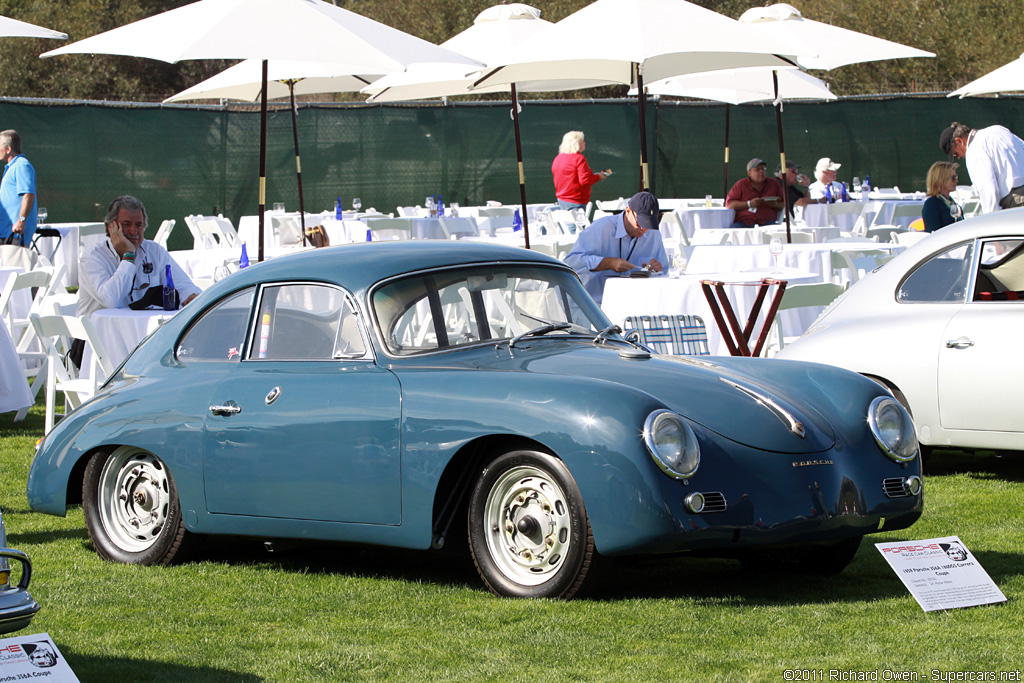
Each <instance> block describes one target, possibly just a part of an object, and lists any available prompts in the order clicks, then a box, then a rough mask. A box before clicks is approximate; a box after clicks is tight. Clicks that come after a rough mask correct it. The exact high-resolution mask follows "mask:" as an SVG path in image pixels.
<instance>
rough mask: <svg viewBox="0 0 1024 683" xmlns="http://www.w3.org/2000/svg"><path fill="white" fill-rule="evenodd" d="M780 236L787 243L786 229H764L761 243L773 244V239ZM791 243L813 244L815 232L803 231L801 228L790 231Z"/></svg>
mask: <svg viewBox="0 0 1024 683" xmlns="http://www.w3.org/2000/svg"><path fill="white" fill-rule="evenodd" d="M776 237H778V238H779V239H780V240H782V243H783V244H786V231H785V230H762V231H761V243H762V244H771V243H772V240H773V239H775V238H776ZM789 238H790V239H789V243H790V244H813V243H814V233H811V232H802V231H800V230H790V231H789Z"/></svg>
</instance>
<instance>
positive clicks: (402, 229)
mask: <svg viewBox="0 0 1024 683" xmlns="http://www.w3.org/2000/svg"><path fill="white" fill-rule="evenodd" d="M367 225H368V226H370V236H371V237H372V238H373V241H374V242H382V241H387V240H411V239H412V219H411V218H378V219H377V220H373V221H369V222H368V223H367Z"/></svg>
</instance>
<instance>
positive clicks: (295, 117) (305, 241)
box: [288, 80, 309, 247]
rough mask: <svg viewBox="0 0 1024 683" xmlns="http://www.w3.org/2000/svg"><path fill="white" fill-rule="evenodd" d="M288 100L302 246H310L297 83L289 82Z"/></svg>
mask: <svg viewBox="0 0 1024 683" xmlns="http://www.w3.org/2000/svg"><path fill="white" fill-rule="evenodd" d="M288 98H289V99H290V100H291V104H292V137H293V138H294V139H295V179H296V180H297V181H298V183H299V226H300V228H301V230H302V245H303V246H306V247H308V246H309V235H307V234H306V203H305V201H304V200H303V198H302V162H301V161H299V111H298V109H297V108H296V106H295V81H294V80H290V81H288Z"/></svg>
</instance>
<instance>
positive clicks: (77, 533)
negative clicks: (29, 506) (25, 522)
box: [7, 528, 92, 552]
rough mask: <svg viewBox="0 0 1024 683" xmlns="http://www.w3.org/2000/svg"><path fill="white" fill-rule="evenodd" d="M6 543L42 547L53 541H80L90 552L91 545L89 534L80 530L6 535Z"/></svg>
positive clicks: (15, 545) (14, 545)
mask: <svg viewBox="0 0 1024 683" xmlns="http://www.w3.org/2000/svg"><path fill="white" fill-rule="evenodd" d="M7 540H8V542H9V543H10V544H11V545H12V546H13V547H17V546H19V545H25V546H27V545H44V544H46V543H53V542H54V541H67V540H72V541H73V540H80V541H82V547H83V548H84V549H85V550H87V551H89V552H92V545H91V544H90V543H89V534H88V533H87V532H86V530H85V529H84V528H82V529H60V530H53V531H29V532H27V533H20V534H11V533H9V534H7Z"/></svg>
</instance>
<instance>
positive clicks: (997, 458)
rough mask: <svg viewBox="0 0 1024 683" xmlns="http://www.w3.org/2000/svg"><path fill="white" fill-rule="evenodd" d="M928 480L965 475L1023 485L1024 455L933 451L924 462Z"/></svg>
mask: <svg viewBox="0 0 1024 683" xmlns="http://www.w3.org/2000/svg"><path fill="white" fill-rule="evenodd" d="M924 474H925V477H929V476H933V477H938V476H945V475H954V474H966V475H967V476H969V477H972V478H975V479H1000V480H1003V481H1008V482H1024V453H1022V452H1018V451H977V452H973V453H972V452H969V451H960V450H940V449H935V450H934V451H932V452H931V453H930V454H929V455H928V457H927V459H926V460H925V463H924Z"/></svg>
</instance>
